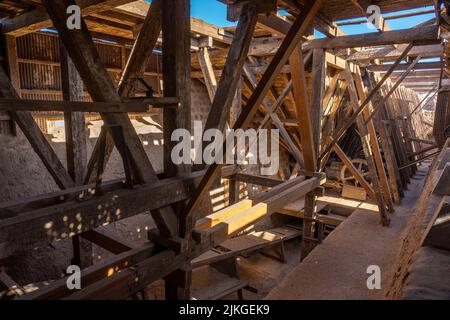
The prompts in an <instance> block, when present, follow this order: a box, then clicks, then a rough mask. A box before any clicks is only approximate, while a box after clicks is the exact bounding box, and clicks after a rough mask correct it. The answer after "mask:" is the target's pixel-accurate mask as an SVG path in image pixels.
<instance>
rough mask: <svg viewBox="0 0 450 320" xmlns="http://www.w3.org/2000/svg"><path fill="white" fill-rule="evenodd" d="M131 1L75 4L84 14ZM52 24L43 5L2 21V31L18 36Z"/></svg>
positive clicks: (95, 0)
mask: <svg viewBox="0 0 450 320" xmlns="http://www.w3.org/2000/svg"><path fill="white" fill-rule="evenodd" d="M133 1H134V0H79V1H78V2H77V4H78V5H79V6H80V7H81V14H82V15H83V16H86V15H89V14H90V13H96V12H101V11H105V10H108V9H112V8H114V7H117V6H120V5H123V4H127V3H130V2H133ZM64 13H65V11H64ZM52 26H53V23H52V21H51V20H50V18H49V16H48V14H47V11H46V10H45V8H44V7H40V8H37V9H34V10H32V11H29V12H25V13H24V14H21V15H19V16H17V17H14V18H11V19H6V20H5V21H3V22H2V33H4V34H8V35H12V36H16V37H18V36H23V35H25V34H28V33H31V32H35V31H39V30H41V29H45V28H50V27H52Z"/></svg>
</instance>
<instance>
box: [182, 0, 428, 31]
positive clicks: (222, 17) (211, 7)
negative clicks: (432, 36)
mask: <svg viewBox="0 0 450 320" xmlns="http://www.w3.org/2000/svg"><path fill="white" fill-rule="evenodd" d="M431 8H432V6H429V7H425V8H420V9H416V10H422V9H431ZM413 11H415V10H406V11H400V12H396V13H395V14H399V13H407V12H413ZM191 15H192V16H193V17H196V18H199V19H202V20H204V21H206V22H209V23H212V24H215V25H218V26H231V25H234V24H233V23H231V22H229V21H227V19H226V16H227V9H226V6H225V5H224V4H223V3H221V2H219V1H217V0H191ZM389 15H392V14H387V15H385V16H389ZM433 17H434V14H433V13H429V14H425V15H420V16H414V17H408V18H403V19H396V20H389V21H388V23H389V26H390V27H391V29H394V30H396V29H405V28H410V27H412V26H414V25H417V24H419V23H421V22H424V21H426V20H429V19H432V18H433ZM342 29H343V30H344V31H345V32H347V33H348V34H356V33H367V32H375V31H373V30H370V29H368V28H367V26H366V24H361V25H350V26H343V27H342Z"/></svg>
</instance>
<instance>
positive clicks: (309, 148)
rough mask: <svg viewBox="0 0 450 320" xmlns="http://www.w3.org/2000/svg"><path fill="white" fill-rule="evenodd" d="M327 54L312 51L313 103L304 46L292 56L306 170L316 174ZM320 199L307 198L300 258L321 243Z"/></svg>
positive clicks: (307, 195) (308, 195) (292, 73)
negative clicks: (318, 230)
mask: <svg viewBox="0 0 450 320" xmlns="http://www.w3.org/2000/svg"><path fill="white" fill-rule="evenodd" d="M325 63H326V62H325V52H324V50H321V49H317V50H314V51H313V80H312V81H313V89H312V90H313V94H312V99H311V104H310V103H309V99H308V92H307V89H306V75H305V66H304V60H303V54H302V49H301V45H300V44H299V45H298V46H297V48H296V49H295V50H294V52H293V53H292V55H291V57H290V59H289V64H290V66H291V75H292V82H293V92H294V100H295V106H296V114H297V119H298V121H299V126H300V139H301V143H302V148H303V156H304V159H305V170H307V171H311V172H315V171H317V169H318V164H317V160H318V157H319V150H320V149H319V148H320V135H321V129H322V125H321V123H322V115H323V106H322V103H323V97H324V91H325V75H326V68H325ZM316 211H317V196H316V194H315V193H314V192H310V193H308V194H306V195H305V209H304V212H305V213H304V215H305V216H304V219H303V237H302V244H301V259H302V260H303V259H304V258H306V256H307V255H308V254H309V253H310V252H311V251H312V250H313V249H314V247H315V245H316V244H317V243H318V242H316V241H314V233H315V223H314V220H315V219H316V216H317V212H316Z"/></svg>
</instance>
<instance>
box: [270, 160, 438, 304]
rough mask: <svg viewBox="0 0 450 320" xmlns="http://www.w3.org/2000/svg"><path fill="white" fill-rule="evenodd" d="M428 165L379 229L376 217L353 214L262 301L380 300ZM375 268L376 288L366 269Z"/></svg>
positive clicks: (384, 293) (360, 213) (420, 169)
mask: <svg viewBox="0 0 450 320" xmlns="http://www.w3.org/2000/svg"><path fill="white" fill-rule="evenodd" d="M429 165H430V163H429V162H428V163H424V164H423V165H422V166H421V167H420V168H419V170H418V172H417V174H416V176H415V177H414V179H412V180H411V184H410V185H409V190H408V191H407V192H406V194H405V198H404V199H403V200H402V205H401V206H397V207H396V212H395V213H394V214H393V215H392V216H391V225H390V226H389V227H388V228H386V227H382V226H381V225H380V222H379V217H378V215H377V214H374V213H369V212H367V211H364V210H359V209H358V210H356V211H355V212H354V213H353V214H352V215H351V216H350V217H349V218H347V219H346V220H345V221H344V222H343V223H342V224H341V225H340V226H339V227H338V228H336V230H335V231H334V232H332V233H331V234H330V235H329V236H328V237H327V238H326V239H325V241H324V242H323V243H322V244H321V245H319V246H318V247H316V249H315V250H313V251H312V252H311V254H310V255H309V256H308V257H307V258H306V259H305V260H304V261H303V262H302V263H301V264H299V265H298V266H296V267H295V268H293V269H292V270H291V272H290V273H289V274H288V275H287V276H286V277H285V278H284V279H283V280H282V281H281V282H280V283H279V285H277V286H276V287H275V288H274V289H273V290H272V291H271V292H270V293H269V294H268V295H267V297H266V298H267V299H383V298H384V297H385V295H386V293H387V292H388V290H389V289H390V285H391V280H392V278H393V276H394V274H395V272H396V270H397V260H398V255H399V249H400V248H401V247H402V243H403V241H402V240H403V239H404V237H405V231H406V229H407V226H408V223H409V221H410V220H411V219H412V218H413V217H414V209H415V207H416V205H417V201H418V200H419V198H420V194H421V192H422V188H423V184H424V181H425V177H426V174H427V172H428V169H429ZM371 265H377V266H379V267H380V269H381V289H380V290H369V289H368V288H367V284H366V282H367V278H368V277H369V275H368V274H367V273H366V271H367V268H368V266H371Z"/></svg>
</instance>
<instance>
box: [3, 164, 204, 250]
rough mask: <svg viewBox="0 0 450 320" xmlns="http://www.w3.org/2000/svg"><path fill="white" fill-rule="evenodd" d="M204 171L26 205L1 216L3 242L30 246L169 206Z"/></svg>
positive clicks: (181, 197)
mask: <svg viewBox="0 0 450 320" xmlns="http://www.w3.org/2000/svg"><path fill="white" fill-rule="evenodd" d="M203 174H204V172H203V171H199V172H196V173H193V174H189V175H183V176H180V177H177V178H170V179H164V180H160V181H158V182H154V183H151V184H145V185H139V186H136V187H135V188H134V189H123V188H122V189H115V190H111V191H104V193H103V194H102V195H96V196H92V195H91V194H88V195H85V196H84V197H82V198H81V199H84V200H83V201H80V200H79V198H78V197H77V198H74V199H69V200H68V201H65V202H63V203H55V204H53V205H50V206H43V207H41V208H37V209H36V208H34V209H33V208H28V206H25V207H26V208H25V209H24V210H23V211H20V213H17V214H14V215H13V216H10V217H6V218H3V219H0V243H3V242H8V243H11V242H12V241H13V242H14V243H15V244H17V245H18V246H22V245H23V246H24V247H28V246H31V245H33V244H34V243H36V242H37V241H41V240H44V241H53V240H59V239H65V238H68V237H71V236H74V235H76V234H80V233H83V232H86V231H89V230H92V229H95V228H97V227H99V226H102V225H106V224H110V223H112V222H114V221H118V220H121V219H125V218H127V217H131V216H134V215H137V214H139V213H142V212H147V211H148V210H157V209H161V208H164V207H167V206H170V205H171V204H174V203H177V202H180V201H184V200H186V199H188V198H189V197H190V196H191V195H192V194H193V192H194V190H195V187H196V185H198V183H199V181H200V179H201V178H202V175H203ZM42 201H43V200H41V202H42ZM22 205H23V204H22ZM62 217H65V218H64V219H62ZM49 230H51V232H49Z"/></svg>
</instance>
